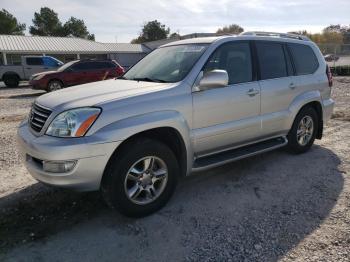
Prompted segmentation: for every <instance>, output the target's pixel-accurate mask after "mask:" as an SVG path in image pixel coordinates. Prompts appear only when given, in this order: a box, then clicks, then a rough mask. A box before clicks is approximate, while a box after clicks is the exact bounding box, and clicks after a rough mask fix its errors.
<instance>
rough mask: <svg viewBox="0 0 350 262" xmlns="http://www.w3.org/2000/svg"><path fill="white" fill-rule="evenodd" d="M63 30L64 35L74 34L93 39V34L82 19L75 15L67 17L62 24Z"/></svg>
mask: <svg viewBox="0 0 350 262" xmlns="http://www.w3.org/2000/svg"><path fill="white" fill-rule="evenodd" d="M63 30H64V34H65V35H66V36H75V37H80V38H85V39H89V40H95V35H94V34H90V33H89V31H88V30H87V27H86V25H85V23H84V21H83V20H82V19H78V18H75V17H71V18H69V20H68V21H67V22H66V23H65V24H64V26H63Z"/></svg>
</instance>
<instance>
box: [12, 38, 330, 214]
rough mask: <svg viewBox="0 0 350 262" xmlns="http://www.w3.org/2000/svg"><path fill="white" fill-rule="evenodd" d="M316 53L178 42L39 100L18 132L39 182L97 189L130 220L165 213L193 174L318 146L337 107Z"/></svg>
mask: <svg viewBox="0 0 350 262" xmlns="http://www.w3.org/2000/svg"><path fill="white" fill-rule="evenodd" d="M331 86H332V76H331V73H330V70H329V68H328V67H327V65H326V62H325V60H324V58H323V56H322V54H321V52H320V50H319V49H318V47H317V46H316V45H315V44H314V43H313V42H311V41H310V40H309V39H308V38H306V37H303V36H299V35H290V34H280V33H263V32H248V33H245V34H243V35H238V36H222V37H205V38H196V39H187V40H182V41H177V42H172V43H169V44H166V45H163V46H161V47H159V48H158V49H156V50H154V51H153V52H151V53H150V54H148V55H147V56H146V57H144V58H143V59H142V60H141V61H139V62H138V63H137V64H136V65H134V66H133V67H132V68H131V69H130V70H129V71H128V72H126V73H125V74H124V75H123V76H122V77H119V78H116V79H111V80H106V81H102V82H96V83H89V84H84V85H81V86H77V87H74V88H66V89H63V90H59V91H57V92H53V93H48V94H45V95H42V96H40V97H38V98H37V99H36V100H35V102H34V103H33V106H32V109H31V111H30V114H29V118H28V119H27V120H25V121H23V122H22V123H21V124H20V126H19V129H18V136H19V144H20V147H21V148H22V151H23V153H24V155H25V162H26V166H27V169H28V170H29V172H30V173H31V175H32V176H33V177H34V178H36V179H37V180H39V181H41V182H43V183H45V184H49V185H53V186H58V187H66V188H72V189H76V190H80V191H88V190H100V191H101V193H102V195H103V197H104V199H105V200H106V202H107V203H108V204H109V205H110V206H111V207H113V208H116V209H118V210H119V211H120V212H121V213H123V214H125V215H128V216H134V217H137V216H145V215H148V214H150V213H152V212H155V211H156V210H158V209H160V208H161V207H162V206H164V205H165V203H166V202H167V201H168V200H169V198H170V197H171V195H172V194H173V192H174V189H175V187H176V184H177V181H178V180H179V179H180V178H181V177H183V176H187V175H189V174H191V173H192V172H197V171H202V170H205V169H209V168H212V167H215V166H219V165H223V164H226V163H228V162H231V161H234V160H238V159H242V158H244V157H249V156H252V155H255V154H259V153H263V152H266V151H269V150H273V149H276V148H280V147H284V146H286V147H287V148H288V149H289V151H291V152H293V153H304V152H306V151H307V150H308V149H309V148H310V147H311V146H312V144H313V143H314V140H315V139H321V137H322V130H323V127H324V125H325V123H326V121H327V120H328V119H329V118H330V116H331V113H332V110H333V106H334V102H333V100H332V99H331V97H330V94H331Z"/></svg>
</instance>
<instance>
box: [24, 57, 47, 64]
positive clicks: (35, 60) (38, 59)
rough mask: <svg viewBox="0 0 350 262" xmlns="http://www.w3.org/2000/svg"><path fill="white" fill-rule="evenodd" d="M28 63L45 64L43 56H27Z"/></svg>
mask: <svg viewBox="0 0 350 262" xmlns="http://www.w3.org/2000/svg"><path fill="white" fill-rule="evenodd" d="M26 62H27V65H43V64H44V63H43V59H42V58H41V57H27V58H26Z"/></svg>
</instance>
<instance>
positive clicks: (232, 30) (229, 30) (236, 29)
mask: <svg viewBox="0 0 350 262" xmlns="http://www.w3.org/2000/svg"><path fill="white" fill-rule="evenodd" d="M243 31H244V29H243V28H242V27H241V26H239V25H237V24H232V25H229V26H224V27H223V28H219V29H218V30H217V31H216V34H218V35H222V34H236V35H238V34H240V33H242V32H243Z"/></svg>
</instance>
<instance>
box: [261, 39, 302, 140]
mask: <svg viewBox="0 0 350 262" xmlns="http://www.w3.org/2000/svg"><path fill="white" fill-rule="evenodd" d="M255 46H256V53H257V58H258V64H259V74H260V78H259V79H260V81H259V85H260V87H261V121H262V135H263V136H273V135H280V134H284V133H285V131H286V130H284V129H286V127H285V123H286V120H287V117H288V116H289V113H288V107H289V105H290V104H291V102H292V101H293V99H294V97H295V87H296V83H295V82H294V80H293V77H292V76H293V67H292V64H291V61H290V57H289V54H288V51H287V49H286V45H285V44H284V43H280V42H275V41H255Z"/></svg>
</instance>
